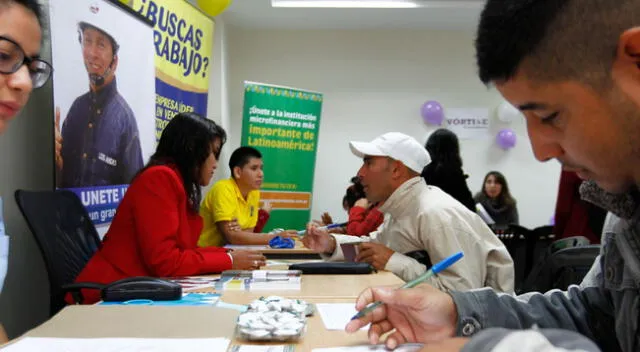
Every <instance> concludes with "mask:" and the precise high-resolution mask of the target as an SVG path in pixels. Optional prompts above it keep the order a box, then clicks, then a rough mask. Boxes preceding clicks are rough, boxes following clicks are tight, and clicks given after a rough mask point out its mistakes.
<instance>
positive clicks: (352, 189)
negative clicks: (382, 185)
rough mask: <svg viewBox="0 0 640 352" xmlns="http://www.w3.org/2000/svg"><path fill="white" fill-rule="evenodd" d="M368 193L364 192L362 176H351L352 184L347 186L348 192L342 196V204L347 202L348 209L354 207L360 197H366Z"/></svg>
mask: <svg viewBox="0 0 640 352" xmlns="http://www.w3.org/2000/svg"><path fill="white" fill-rule="evenodd" d="M366 197H367V196H366V194H365V193H364V187H363V186H362V183H360V178H359V177H358V176H355V177H352V178H351V185H350V186H349V187H347V192H346V194H345V195H344V197H343V198H342V204H345V203H346V204H347V209H351V208H353V206H354V205H355V204H356V202H357V201H358V199H362V198H366Z"/></svg>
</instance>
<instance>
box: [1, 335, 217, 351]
mask: <svg viewBox="0 0 640 352" xmlns="http://www.w3.org/2000/svg"><path fill="white" fill-rule="evenodd" d="M228 347H229V339H225V338H207V339H145V338H99V339H77V338H50V337H26V338H24V339H22V340H19V341H17V342H15V343H13V344H11V345H9V346H7V347H5V348H4V349H2V352H34V351H48V352H86V351H91V352H134V351H144V352H173V351H226V350H227V348H228Z"/></svg>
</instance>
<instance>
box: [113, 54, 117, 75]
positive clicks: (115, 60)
mask: <svg viewBox="0 0 640 352" xmlns="http://www.w3.org/2000/svg"><path fill="white" fill-rule="evenodd" d="M116 68H118V55H113V61H112V62H111V74H114V75H115V74H116Z"/></svg>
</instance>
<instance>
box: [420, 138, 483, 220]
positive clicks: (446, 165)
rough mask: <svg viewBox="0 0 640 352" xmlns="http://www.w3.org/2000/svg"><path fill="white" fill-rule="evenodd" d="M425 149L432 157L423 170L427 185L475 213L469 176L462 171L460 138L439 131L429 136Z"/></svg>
mask: <svg viewBox="0 0 640 352" xmlns="http://www.w3.org/2000/svg"><path fill="white" fill-rule="evenodd" d="M425 148H426V149H427V151H428V152H429V155H430V156H431V163H429V165H427V166H426V167H425V168H424V170H422V177H423V178H424V180H425V181H426V182H427V184H428V185H430V186H436V187H438V188H440V189H441V190H443V191H444V192H445V193H447V194H449V195H450V196H452V197H453V198H455V199H456V200H457V201H458V202H460V203H462V204H463V205H464V206H465V207H467V208H468V209H469V210H471V211H473V212H475V211H476V202H475V201H474V200H473V197H472V196H471V191H470V190H469V186H467V177H469V176H467V175H465V173H464V171H462V158H460V144H459V143H458V136H456V134H455V133H453V132H451V131H449V130H447V129H444V128H441V129H438V130H436V131H434V132H433V133H432V134H431V136H429V139H428V140H427V143H426V144H425Z"/></svg>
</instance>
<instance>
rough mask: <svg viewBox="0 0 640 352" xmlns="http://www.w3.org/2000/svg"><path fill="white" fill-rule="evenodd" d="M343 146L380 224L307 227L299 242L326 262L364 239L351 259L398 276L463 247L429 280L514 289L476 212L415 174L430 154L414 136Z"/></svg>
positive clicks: (447, 285)
mask: <svg viewBox="0 0 640 352" xmlns="http://www.w3.org/2000/svg"><path fill="white" fill-rule="evenodd" d="M349 146H350V148H351V152H352V153H353V154H355V155H356V156H358V157H360V158H362V159H363V161H364V163H363V165H362V167H361V168H360V170H359V171H358V176H359V177H360V181H361V183H362V185H363V186H364V191H365V193H366V195H367V199H368V200H369V202H372V203H375V202H383V204H382V206H380V208H379V210H380V211H381V212H383V213H385V222H384V223H383V224H382V225H381V227H380V228H379V229H378V230H377V231H375V232H372V233H371V234H370V235H369V236H368V237H367V236H365V237H359V238H354V237H353V236H345V235H330V234H328V233H327V231H325V230H321V229H318V228H317V227H316V226H315V225H309V227H308V229H307V235H306V236H305V237H304V238H303V243H304V244H305V246H307V247H308V248H310V249H313V250H315V251H317V252H319V253H320V254H321V255H322V256H323V258H325V259H327V260H344V253H343V251H342V246H340V245H339V244H344V243H349V242H355V241H365V242H364V243H362V244H360V245H359V253H358V255H357V257H356V260H357V261H360V262H366V263H370V264H371V265H373V267H375V268H376V269H378V270H389V271H392V272H393V273H395V274H396V275H398V276H399V277H401V278H402V279H403V280H405V281H409V280H413V279H415V278H416V277H417V276H419V275H420V274H422V273H424V272H425V271H426V270H427V268H428V267H429V266H430V265H431V263H437V262H439V261H441V260H442V259H444V258H446V257H448V256H450V255H451V254H454V253H456V252H459V251H463V252H464V255H465V256H464V259H463V260H461V261H459V262H458V263H456V264H454V265H452V266H451V267H450V268H449V269H447V270H445V271H443V272H442V273H440V274H439V275H438V276H435V277H432V278H431V279H430V280H429V283H430V284H432V285H433V286H435V287H437V288H439V289H442V290H445V291H448V290H468V289H473V288H480V287H485V286H490V287H492V288H494V289H495V290H498V291H501V292H509V293H510V292H513V277H514V273H513V261H512V260H511V257H510V256H509V253H508V252H507V249H506V248H505V247H504V245H503V244H502V242H500V240H498V238H497V237H496V236H495V235H494V234H493V232H492V231H491V230H490V229H489V228H488V227H487V225H486V224H485V223H484V221H482V219H480V218H479V217H478V216H477V215H476V214H475V213H473V212H471V211H469V209H467V208H466V207H465V206H464V205H462V204H461V203H460V202H458V201H457V200H455V199H454V198H452V197H451V196H449V195H448V194H446V193H445V192H443V191H442V190H440V189H439V188H438V187H432V186H427V184H426V182H425V181H424V179H422V177H420V173H421V172H422V169H424V167H425V166H427V164H429V162H430V161H431V158H430V156H429V153H428V152H427V151H426V149H425V148H424V147H423V146H422V145H421V144H420V143H418V141H416V140H415V139H414V138H412V137H410V136H407V135H405V134H403V133H399V132H389V133H385V134H383V135H381V136H379V137H377V138H376V139H374V140H373V141H371V142H351V143H349Z"/></svg>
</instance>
